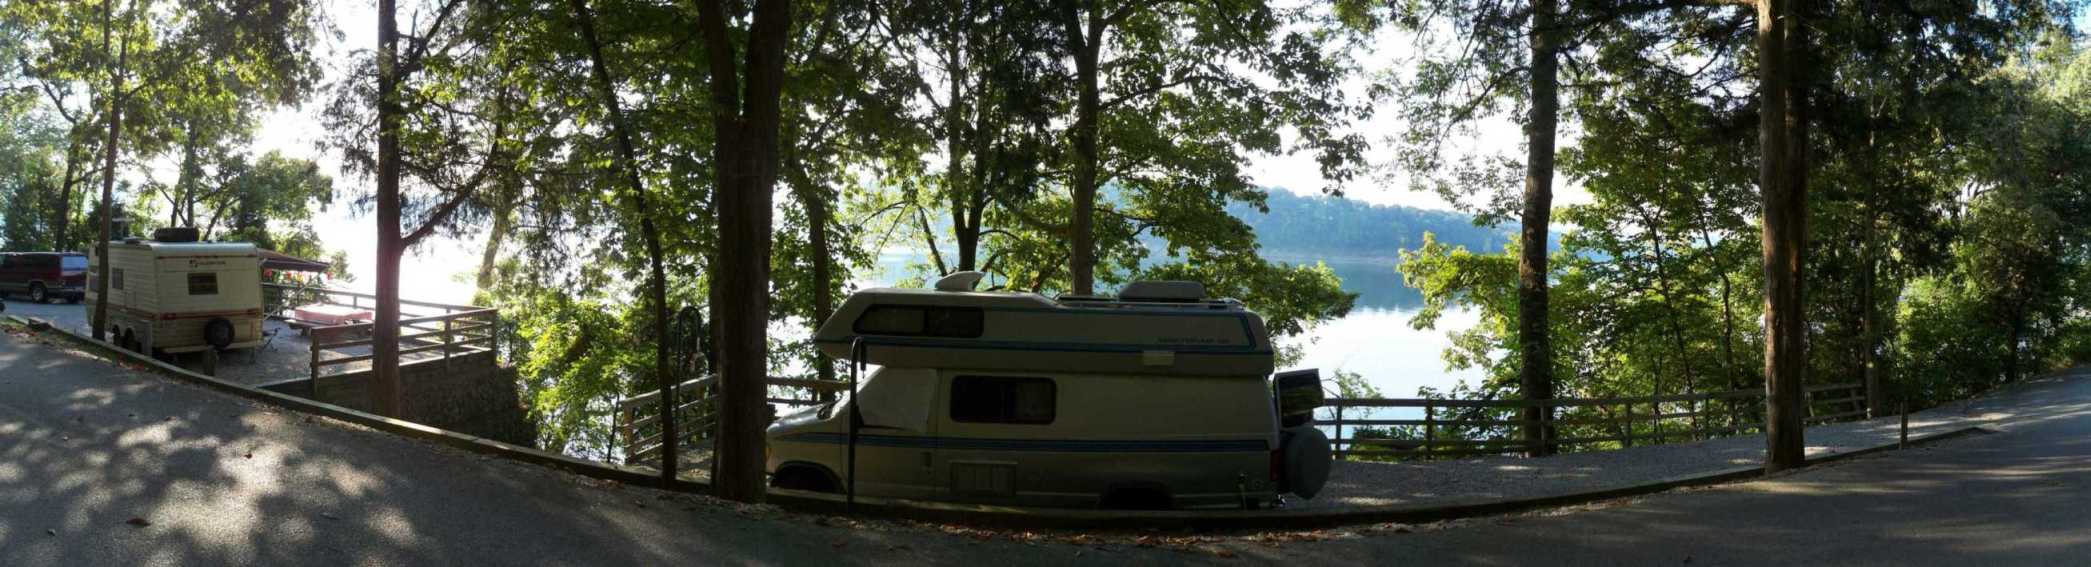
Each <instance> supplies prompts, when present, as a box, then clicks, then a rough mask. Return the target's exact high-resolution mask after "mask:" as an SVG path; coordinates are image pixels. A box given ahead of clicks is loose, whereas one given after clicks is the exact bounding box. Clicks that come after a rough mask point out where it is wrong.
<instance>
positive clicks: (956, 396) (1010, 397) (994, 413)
mask: <svg viewBox="0 0 2091 567" xmlns="http://www.w3.org/2000/svg"><path fill="white" fill-rule="evenodd" d="M1058 390H1059V388H1058V387H1057V386H1055V385H1054V384H1053V380H1052V379H1051V378H1017V377H1010V376H959V377H956V378H952V379H951V420H952V421H957V422H964V423H1019V424H1027V425H1044V424H1049V423H1052V422H1053V414H1054V413H1055V409H1056V408H1055V406H1057V405H1058V398H1059V391H1058Z"/></svg>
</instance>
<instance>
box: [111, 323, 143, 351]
mask: <svg viewBox="0 0 2091 567" xmlns="http://www.w3.org/2000/svg"><path fill="white" fill-rule="evenodd" d="M116 346H119V347H123V349H124V350H128V351H131V352H138V335H137V334H135V333H132V332H131V330H130V329H128V328H126V329H124V330H123V338H121V339H117V343H116Z"/></svg>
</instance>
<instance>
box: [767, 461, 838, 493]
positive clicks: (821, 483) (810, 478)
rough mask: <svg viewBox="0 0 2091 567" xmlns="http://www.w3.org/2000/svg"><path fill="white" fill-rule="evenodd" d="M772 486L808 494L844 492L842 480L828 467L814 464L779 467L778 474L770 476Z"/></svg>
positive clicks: (792, 463) (786, 464)
mask: <svg viewBox="0 0 2091 567" xmlns="http://www.w3.org/2000/svg"><path fill="white" fill-rule="evenodd" d="M770 486H773V487H776V488H782V489H786V490H804V491H807V492H830V493H840V492H842V479H841V478H839V477H836V476H835V472H834V471H830V470H828V467H824V466H820V465H816V464H813V463H803V462H790V463H784V464H781V465H777V472H775V473H772V474H771V475H770Z"/></svg>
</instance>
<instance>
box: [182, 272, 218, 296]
mask: <svg viewBox="0 0 2091 567" xmlns="http://www.w3.org/2000/svg"><path fill="white" fill-rule="evenodd" d="M217 294H218V273H217V272H189V295H217Z"/></svg>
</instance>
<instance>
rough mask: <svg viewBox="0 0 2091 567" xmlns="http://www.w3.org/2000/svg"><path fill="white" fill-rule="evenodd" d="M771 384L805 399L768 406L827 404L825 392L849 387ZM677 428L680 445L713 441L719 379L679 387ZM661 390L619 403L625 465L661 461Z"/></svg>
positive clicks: (773, 399) (789, 380)
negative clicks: (791, 391) (822, 394)
mask: <svg viewBox="0 0 2091 567" xmlns="http://www.w3.org/2000/svg"><path fill="white" fill-rule="evenodd" d="M769 385H771V386H784V387H789V388H793V389H797V390H799V391H801V392H803V393H805V394H808V395H806V396H805V397H797V398H794V397H771V398H768V401H769V403H772V404H779V405H785V406H800V407H802V406H811V405H819V404H822V403H826V402H825V401H824V400H822V399H820V394H821V393H825V392H840V391H843V390H846V389H848V388H849V386H848V385H847V384H844V383H842V382H832V381H821V380H806V379H799V378H770V379H769ZM672 390H673V391H674V395H675V429H676V438H678V439H680V440H681V443H679V444H680V445H682V446H684V447H688V446H690V445H693V444H695V443H697V442H698V441H701V440H705V439H710V438H711V437H712V433H713V430H714V426H716V425H718V420H717V417H716V416H714V415H713V413H714V412H715V411H716V410H717V408H718V377H717V376H705V377H702V378H697V379H693V380H688V381H684V382H682V383H680V384H676V385H675V386H674V388H672ZM659 399H660V391H658V390H652V391H648V392H646V393H643V394H639V395H635V396H632V397H629V398H624V399H621V400H618V401H617V418H616V419H617V425H616V427H617V436H618V438H619V440H620V441H621V444H622V446H623V447H624V448H625V452H624V462H625V463H628V464H630V463H642V462H649V459H658V458H659V456H658V453H660V451H661V431H660V426H659V422H660V416H661V414H660V410H659V408H660V406H659V402H658V401H657V400H659Z"/></svg>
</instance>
